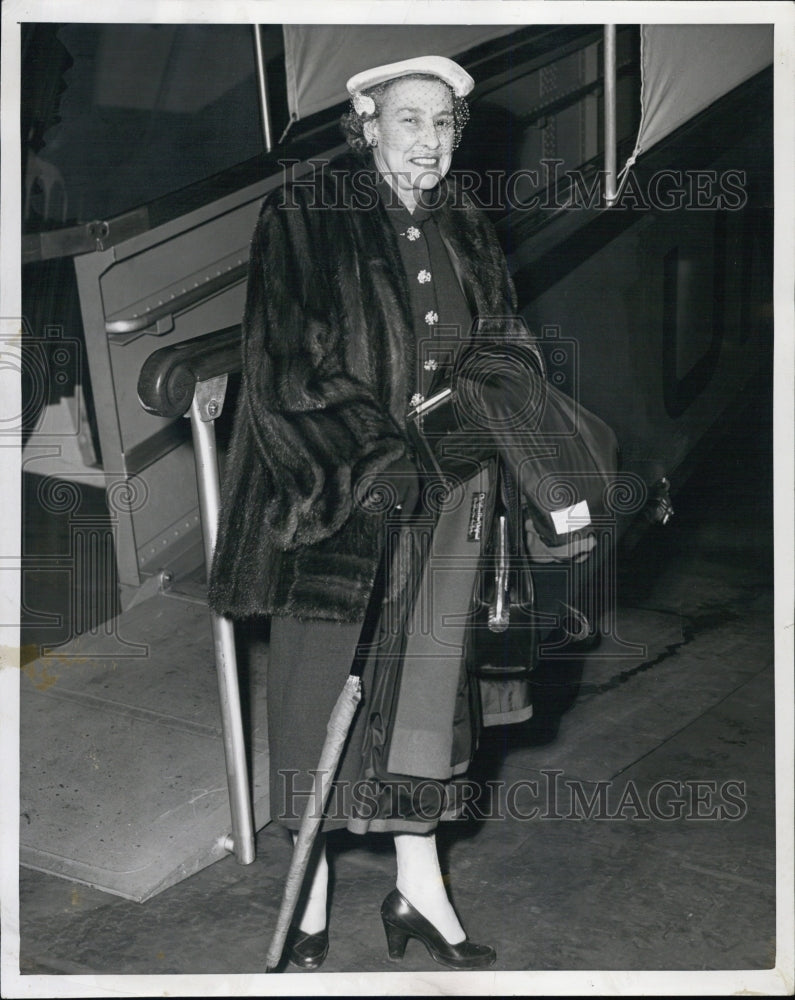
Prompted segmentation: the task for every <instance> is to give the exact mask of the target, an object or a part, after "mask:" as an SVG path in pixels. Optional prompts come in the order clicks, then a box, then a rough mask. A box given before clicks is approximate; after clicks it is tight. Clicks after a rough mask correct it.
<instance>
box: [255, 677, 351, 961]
mask: <svg viewBox="0 0 795 1000" xmlns="http://www.w3.org/2000/svg"><path fill="white" fill-rule="evenodd" d="M361 697H362V681H361V678H360V677H359V676H357V675H356V674H354V673H351V674H350V675H349V676H348V678H347V680H346V681H345V684H344V686H343V688H342V691H340V694H339V697H338V698H337V701H336V704H335V705H334V708H333V709H332V712H331V715H330V716H329V720H328V725H327V726H326V741H325V743H324V744H323V750H322V751H321V754H320V762H319V763H318V766H317V772H316V773H315V776H314V783H313V788H312V795H311V796H310V797H309V799H308V801H307V804H306V809H305V810H304V815H303V818H302V820H301V827H300V829H299V831H298V837H297V839H296V841H295V846H294V847H293V856H292V860H291V861H290V870H289V871H288V873H287V881H286V882H285V885H284V894H283V895H282V905H281V908H280V910H279V916H278V919H277V921H276V930H275V931H274V934H273V939H272V940H271V944H270V948H269V949H268V955H267V958H266V959H265V971H266V972H273V970H274V969H275V968H276V966H277V965H278V964H279V961H280V960H281V957H282V951H283V950H284V942H285V940H286V938H287V932H288V931H289V929H290V921H291V920H292V919H293V913H294V912H295V906H296V903H297V902H298V896H299V893H300V892H301V885H302V883H303V881H304V876H305V874H306V867H307V864H308V863H309V855H310V853H311V851H312V845H313V843H314V841H315V837H316V835H317V831H318V827H319V826H320V821H321V820H322V818H323V810H324V809H325V807H326V802H327V801H328V797H329V792H330V791H331V784H332V781H333V779H334V774H335V772H336V770H337V764H338V763H339V759H340V754H341V753H342V747H343V744H344V743H345V739H346V737H347V735H348V730H349V729H350V727H351V722H352V721H353V716H354V714H355V712H356V708H357V706H358V704H359V701H360V700H361Z"/></svg>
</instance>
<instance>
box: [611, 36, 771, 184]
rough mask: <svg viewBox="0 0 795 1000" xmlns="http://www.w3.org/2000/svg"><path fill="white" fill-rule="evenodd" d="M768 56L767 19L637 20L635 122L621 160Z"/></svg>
mask: <svg viewBox="0 0 795 1000" xmlns="http://www.w3.org/2000/svg"><path fill="white" fill-rule="evenodd" d="M772 61H773V25H772V24H646V25H642V26H641V74H642V91H641V122H640V128H639V131H638V137H637V140H636V142H635V149H634V151H633V154H632V156H631V157H630V160H629V162H628V164H627V165H628V166H629V165H631V164H632V163H633V162H634V161H635V158H636V157H638V156H640V154H641V153H644V152H646V150H648V149H650V148H651V147H652V146H653V145H654V144H655V143H657V142H659V141H660V140H661V139H663V138H665V136H666V135H669V134H670V133H671V132H673V131H674V129H676V128H678V127H679V126H680V125H682V124H684V122H686V121H688V120H689V119H690V118H692V117H693V116H694V115H696V114H698V112H699V111H703V110H704V108H706V107H708V106H709V105H710V104H712V103H713V101H716V100H717V99H718V98H719V97H722V96H723V95H724V94H727V93H728V92H729V91H730V90H733V89H734V87H737V86H739V85H740V84H741V83H743V82H744V81H745V80H748V79H750V77H752V76H754V75H755V74H756V73H759V72H760V71H761V70H763V69H765V67H766V66H769V65H770V63H772ZM625 169H626V168H625Z"/></svg>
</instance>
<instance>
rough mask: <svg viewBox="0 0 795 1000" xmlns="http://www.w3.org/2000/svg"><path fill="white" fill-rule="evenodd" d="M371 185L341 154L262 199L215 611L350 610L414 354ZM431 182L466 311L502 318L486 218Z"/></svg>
mask: <svg viewBox="0 0 795 1000" xmlns="http://www.w3.org/2000/svg"><path fill="white" fill-rule="evenodd" d="M374 181H375V175H374V173H373V171H372V167H367V166H364V165H363V163H362V161H359V160H357V159H355V158H354V157H352V156H350V157H345V158H343V159H342V160H341V161H336V162H335V163H332V164H328V165H326V166H325V168H324V169H323V170H318V171H316V173H315V175H314V176H313V177H311V178H310V179H301V180H298V181H296V182H294V183H293V184H285V185H283V186H282V187H281V188H279V189H277V190H276V191H274V192H273V193H272V194H271V195H269V196H268V198H267V199H266V200H265V202H264V203H263V206H262V210H261V213H260V216H259V219H258V222H257V225H256V228H255V231H254V235H253V239H252V244H251V257H250V270H249V278H248V289H247V299H246V306H245V312H244V318H243V377H242V386H241V397H240V402H239V405H238V411H237V413H236V417H235V426H234V429H233V434H232V440H231V443H230V449H229V453H228V456H227V464H226V469H225V475H224V488H223V496H222V511H221V519H220V523H219V531H218V540H217V545H216V556H215V560H214V564H213V567H212V572H211V578H210V589H209V596H210V603H211V605H212V607H213V608H214V609H215V610H216V611H217V612H219V613H222V614H228V615H230V616H232V617H246V616H250V615H256V614H271V615H289V616H294V617H297V618H301V619H329V620H336V621H360V620H362V619H363V618H364V614H365V609H366V606H367V602H368V598H369V595H370V592H371V590H372V587H373V582H374V579H375V574H376V569H377V566H378V563H379V558H380V549H381V545H382V539H383V535H384V530H383V528H384V521H383V515H382V514H377V513H368V512H366V511H365V510H364V509H363V508H362V506H361V505H359V504H357V503H356V496H355V489H356V484H357V482H358V481H359V480H360V479H361V477H369V476H372V475H376V474H378V473H380V472H382V471H384V470H385V469H386V468H387V467H388V466H390V465H391V464H392V463H393V462H395V461H396V460H397V459H399V458H401V457H402V456H404V455H407V454H408V455H410V445H409V442H408V439H407V436H406V430H405V414H406V413H407V411H408V408H409V398H410V396H411V395H412V393H413V391H414V385H413V380H412V375H413V372H414V371H415V350H416V347H415V331H414V329H413V327H412V321H411V313H410V303H409V292H408V285H407V279H406V276H405V272H404V269H403V266H402V264H401V258H400V253H399V249H398V245H397V237H396V235H395V232H394V228H393V226H392V225H391V223H390V221H389V219H388V217H387V209H386V208H385V207H384V206H383V204H382V203H381V201H380V200H379V199H378V197H377V195H376V189H375V183H374ZM441 191H442V192H443V193H444V197H443V198H442V199H441V201H442V203H441V204H440V205H439V207H437V208H435V210H434V217H435V219H436V220H437V223H438V226H439V231H440V234H441V236H442V239H443V241H444V243H445V245H446V247H447V249H448V251H449V253H450V256H451V260H452V262H453V266H454V269H455V271H456V274H457V276H458V279H459V282H460V284H461V287H462V289H463V291H464V294H465V296H466V298H467V301H468V303H469V307H470V311H471V313H472V316H473V318H475V317H477V316H480V317H497V316H505V315H510V314H511V313H513V312H514V311H515V307H516V303H515V295H514V290H513V286H512V283H511V280H510V277H509V274H508V269H507V264H506V261H505V256H504V254H503V252H502V250H501V248H500V246H499V244H498V242H497V238H496V235H495V233H494V230H493V228H492V226H491V224H490V223H489V222H488V220H487V219H486V218H485V217H484V216H483V215H482V213H481V212H480V211H479V210H477V209H476V208H475V206H474V205H473V204H472V202H471V200H470V199H469V198H468V197H467V196H466V194H464V193H462V192H460V191H458V190H457V189H456V188H455V186H454V184H453V183H452V182H448V181H444V182H443V183H442V185H441Z"/></svg>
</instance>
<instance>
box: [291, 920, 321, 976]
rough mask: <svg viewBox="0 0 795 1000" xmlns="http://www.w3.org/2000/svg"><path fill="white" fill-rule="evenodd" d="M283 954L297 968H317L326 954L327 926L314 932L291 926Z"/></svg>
mask: <svg viewBox="0 0 795 1000" xmlns="http://www.w3.org/2000/svg"><path fill="white" fill-rule="evenodd" d="M285 954H286V955H287V961H288V962H289V963H290V964H291V965H295V966H297V967H298V968H299V969H319V968H320V966H321V965H322V964H323V963H324V962H325V960H326V955H328V927H324V928H323V930H322V931H318V932H317V933H316V934H307V933H306V932H305V931H302V930H299V929H298V928H297V927H291V928H290V935H289V937H288V938H287V947H286V949H285Z"/></svg>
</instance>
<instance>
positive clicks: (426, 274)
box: [417, 270, 431, 285]
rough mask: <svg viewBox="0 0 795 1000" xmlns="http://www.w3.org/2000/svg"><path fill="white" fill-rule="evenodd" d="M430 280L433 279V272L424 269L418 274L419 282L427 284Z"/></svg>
mask: <svg viewBox="0 0 795 1000" xmlns="http://www.w3.org/2000/svg"><path fill="white" fill-rule="evenodd" d="M430 280H431V272H430V271H425V270H422V271H420V273H419V274H418V275H417V281H419V283H420V284H421V285H427V284H428V282H429V281H430Z"/></svg>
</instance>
